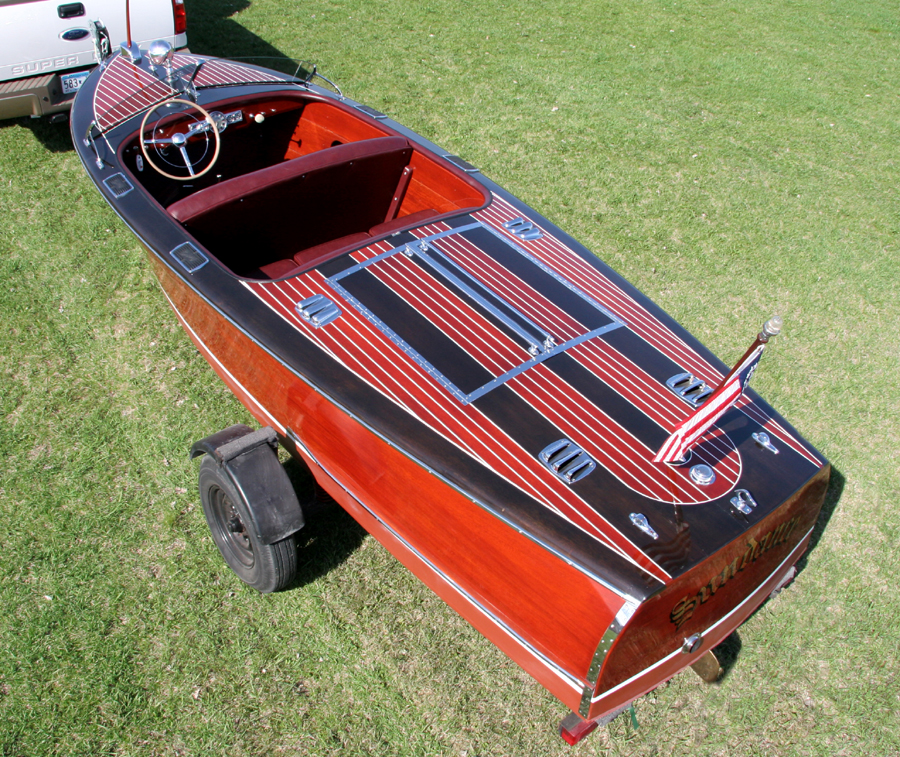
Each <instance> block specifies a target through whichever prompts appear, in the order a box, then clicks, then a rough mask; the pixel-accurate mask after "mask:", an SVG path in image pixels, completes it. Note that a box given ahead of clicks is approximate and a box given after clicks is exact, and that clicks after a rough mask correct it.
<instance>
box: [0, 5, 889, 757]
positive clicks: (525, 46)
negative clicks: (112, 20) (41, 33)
mask: <svg viewBox="0 0 900 757" xmlns="http://www.w3.org/2000/svg"><path fill="white" fill-rule="evenodd" d="M188 18H189V35H190V43H191V47H192V49H194V50H196V51H198V52H204V53H214V54H226V55H227V54H231V55H241V54H266V53H267V52H271V51H273V50H275V51H278V52H279V53H284V54H287V55H292V56H298V57H303V58H306V59H309V60H314V61H316V62H318V64H319V66H320V69H321V70H322V71H323V72H324V73H325V74H326V75H329V76H330V77H332V78H334V79H335V80H336V81H338V82H339V83H340V85H341V86H342V87H343V88H344V90H345V91H346V92H347V93H348V94H349V95H351V96H352V97H354V98H355V99H358V100H361V101H363V102H366V103H368V104H370V105H372V106H374V107H376V108H379V109H381V110H384V111H385V112H387V113H389V114H390V115H392V116H394V117H396V118H397V119H398V120H399V121H401V122H403V123H405V124H407V125H409V126H410V127H412V128H414V129H416V130H417V131H419V132H421V133H423V134H424V135H425V136H427V137H428V138H430V139H433V140H434V141H436V142H437V143H438V144H440V145H442V146H444V147H446V148H448V149H449V150H452V151H453V152H456V153H458V154H460V155H462V156H463V157H465V158H466V159H468V160H470V161H471V162H473V163H475V164H477V165H478V166H480V167H481V168H482V170H483V171H484V172H485V174H486V175H488V176H490V177H491V178H494V179H496V180H497V181H498V182H499V183H500V184H502V185H505V186H506V187H508V188H509V189H510V190H511V191H513V192H514V193H516V194H518V195H520V196H521V197H522V198H523V199H525V200H526V201H528V202H530V203H531V204H533V205H534V206H535V207H536V208H537V209H538V210H540V211H541V212H543V213H545V214H546V215H548V216H549V217H550V218H551V219H553V220H554V221H556V222H558V223H559V224H560V225H561V226H563V227H564V228H566V229H567V230H570V231H571V232H572V233H573V235H574V236H576V237H577V238H579V239H581V240H582V241H584V242H585V243H587V244H588V246H589V247H591V248H592V249H593V250H595V251H596V252H597V253H598V255H600V256H601V257H602V258H603V259H604V260H606V261H607V262H609V263H610V264H611V265H612V266H613V267H614V268H616V269H617V270H619V271H620V272H621V273H622V274H624V275H625V276H626V277H627V278H629V279H630V280H631V281H633V282H634V283H635V284H636V285H638V286H639V287H640V288H641V289H642V290H643V291H645V292H646V293H647V294H648V295H650V296H651V297H652V298H654V299H655V300H656V301H657V302H659V303H660V304H661V305H662V306H663V307H664V308H665V309H667V310H668V311H669V312H671V313H672V314H673V315H674V316H675V317H676V318H678V319H679V320H680V321H681V322H682V323H684V324H685V325H687V326H688V328H690V329H691V330H692V331H693V332H694V333H695V334H697V335H698V336H699V337H700V338H701V339H703V340H704V341H705V342H706V343H707V344H708V345H709V346H710V347H711V348H712V349H713V350H714V351H715V352H716V353H717V354H718V355H719V356H720V357H721V358H722V359H723V360H725V361H726V362H729V361H732V360H734V359H735V358H737V357H738V356H739V355H740V353H741V352H742V351H743V349H744V348H745V347H746V344H747V342H748V339H749V338H751V337H752V335H753V334H754V333H755V330H756V329H758V328H759V326H760V325H761V324H762V322H763V321H764V320H765V319H766V318H767V317H768V316H769V315H771V314H772V313H773V312H779V313H780V314H781V315H783V316H784V318H785V323H786V325H785V331H784V333H783V335H782V336H780V337H779V338H778V340H776V341H775V343H774V344H773V346H772V348H771V351H770V352H769V353H768V354H767V355H766V358H765V360H764V362H763V365H762V367H761V369H760V371H759V372H758V373H757V374H756V376H755V377H754V384H755V385H756V387H757V388H758V389H759V390H760V391H761V392H762V393H763V395H764V396H766V397H767V399H769V400H770V401H771V402H772V403H773V404H774V405H775V406H776V407H777V408H778V409H779V410H781V411H782V412H783V413H784V414H785V415H786V416H787V418H788V419H790V420H791V422H792V423H794V424H795V425H796V426H797V427H798V428H799V429H800V431H801V432H802V433H803V434H804V435H805V436H807V438H809V439H810V440H811V441H812V442H813V443H814V444H815V445H817V446H818V447H819V449H821V450H822V451H823V452H824V453H825V454H826V455H827V456H828V457H829V458H830V459H831V461H832V462H833V464H834V466H835V470H836V474H835V483H834V485H833V487H832V489H831V492H830V495H829V500H828V504H827V507H826V515H825V517H823V520H822V522H821V524H820V528H819V529H818V531H817V533H816V537H815V538H816V544H815V548H814V549H813V550H812V551H811V552H810V553H809V555H808V557H807V558H805V560H804V562H803V568H804V569H803V571H802V572H801V574H800V576H799V577H798V579H797V580H796V581H795V583H794V584H793V585H792V586H791V587H790V588H789V589H788V590H787V591H785V592H784V593H782V594H781V595H780V596H779V597H778V598H776V599H775V600H774V601H771V602H769V603H768V604H767V605H766V606H765V607H764V608H763V609H762V610H761V611H760V612H758V613H757V614H755V615H754V616H753V617H752V618H751V619H750V620H749V621H748V622H747V623H746V624H745V625H744V626H743V627H742V628H741V629H740V630H739V632H738V634H737V637H736V638H732V639H731V640H730V641H729V643H728V645H727V647H726V649H725V651H726V653H727V655H728V662H729V666H728V667H729V669H728V675H727V676H726V677H725V679H724V680H723V681H722V682H721V683H719V684H718V685H715V686H706V685H704V684H702V683H701V682H700V681H699V679H696V678H695V677H694V676H692V675H691V674H689V673H688V674H684V675H681V676H678V677H676V678H675V679H673V680H672V681H671V682H670V683H668V684H667V685H665V686H663V687H661V688H660V689H658V690H657V691H656V692H654V693H652V694H650V695H648V696H647V697H644V698H643V699H641V700H639V701H638V702H637V704H636V714H637V719H638V722H639V724H640V727H639V728H638V730H636V731H635V730H633V728H632V726H631V724H630V722H629V721H628V720H627V719H625V718H620V719H619V720H618V721H616V722H614V723H613V724H612V725H611V726H610V727H609V728H608V729H601V730H600V731H598V732H597V733H596V734H594V735H592V736H591V737H589V738H588V739H587V740H586V741H584V742H582V744H580V745H579V746H578V747H576V748H574V749H570V748H568V747H566V746H565V745H564V744H563V742H562V741H561V740H560V739H559V738H558V737H557V735H556V724H557V722H558V720H559V719H560V718H561V717H562V716H563V715H564V714H565V712H564V708H563V706H562V705H560V704H559V703H558V702H556V701H555V700H554V699H553V698H552V697H550V696H549V695H548V694H547V693H546V692H544V691H543V690H542V689H541V688H540V687H539V686H538V685H537V684H535V683H534V682H533V681H531V680H530V679H529V678H528V677H527V676H526V675H525V674H524V673H522V672H521V671H520V670H519V669H518V668H517V667H516V666H515V665H514V664H512V663H511V662H510V661H509V660H507V659H506V658H505V657H504V656H503V655H502V654H501V653H500V652H498V651H497V650H496V649H495V648H493V647H492V646H491V645H490V644H488V643H487V642H486V641H485V640H484V639H482V638H481V637H480V636H479V635H478V634H477V633H476V632H475V631H473V630H472V629H471V628H470V627H469V626H468V625H467V624H466V623H465V622H464V621H462V620H461V619H460V618H459V617H458V616H456V615H455V614H454V613H453V612H452V611H451V610H449V609H448V608H447V607H446V606H444V605H443V604H442V603H441V602H440V601H439V600H437V599H436V598H435V597H434V596H433V595H432V594H431V593H430V592H429V591H428V590H427V589H425V588H424V586H423V585H421V584H420V583H419V582H418V581H417V580H416V579H414V578H413V577H412V576H411V575H410V574H409V573H408V572H407V571H406V570H405V569H403V568H402V567H401V566H400V565H399V564H398V563H397V562H396V561H395V560H394V559H393V558H391V557H390V556H389V555H388V554H387V553H386V551H385V550H384V549H383V548H382V547H381V546H380V545H378V544H377V543H376V542H375V541H374V540H372V539H371V538H370V537H367V536H366V535H365V534H364V532H363V531H362V530H361V529H360V528H359V527H358V526H356V525H355V524H354V522H353V521H352V520H351V519H350V518H349V517H347V516H345V515H343V514H342V512H340V511H339V510H333V509H329V508H323V509H322V510H320V511H319V512H316V513H312V514H311V516H310V525H309V527H308V530H307V531H306V532H305V534H304V540H305V541H306V542H307V543H306V544H305V546H304V549H303V551H302V553H301V564H302V572H303V579H304V580H303V582H302V585H301V586H300V587H299V588H297V589H295V590H293V591H290V592H286V593H283V594H279V595H276V596H265V597H263V596H259V595H257V594H255V593H254V592H253V591H252V590H248V589H245V588H243V587H242V586H241V585H239V584H238V582H237V580H236V579H235V578H234V577H233V576H232V575H231V574H230V573H229V572H228V570H227V569H226V568H225V566H224V564H223V563H222V561H221V560H220V558H219V556H218V553H217V552H216V550H215V548H214V546H213V544H212V542H211V540H210V539H209V537H208V535H207V529H206V525H205V522H204V520H203V515H202V512H201V511H200V508H199V505H198V502H197V495H196V487H195V476H196V463H193V464H192V463H190V462H189V461H188V460H187V450H188V448H189V445H190V443H191V442H192V441H194V440H195V439H197V438H199V437H201V436H204V435H206V434H208V433H211V432H212V431H215V430H217V429H219V428H221V427H224V426H226V425H229V424H231V423H236V422H241V421H243V422H250V418H249V416H248V415H247V413H246V411H244V410H243V409H242V408H241V407H240V405H239V404H238V403H237V402H236V401H235V400H234V398H233V397H231V396H230V395H229V394H228V393H227V391H226V390H225V389H224V388H223V387H222V386H221V384H220V383H219V382H218V380H217V379H216V377H215V376H214V374H213V373H212V371H211V370H210V369H209V368H208V367H207V366H206V364H205V362H204V361H203V360H202V358H201V357H200V356H199V355H198V354H197V352H196V351H195V350H194V348H193V347H192V345H191V344H190V342H189V341H188V339H187V338H186V337H185V336H184V335H183V334H182V333H181V330H180V328H179V326H178V324H177V322H176V321H175V318H174V316H173V315H172V313H171V312H170V311H169V310H168V308H167V306H166V305H165V302H164V298H163V297H162V295H161V294H160V292H159V289H158V287H157V285H156V283H155V281H154V280H153V279H152V276H151V274H150V273H149V269H148V266H147V263H146V261H145V258H144V254H143V252H142V251H141V250H140V248H139V246H138V244H137V243H136V242H135V240H134V239H133V238H132V237H131V236H130V234H129V233H128V232H127V231H126V230H125V228H124V227H123V226H122V224H121V223H120V222H119V221H118V220H117V218H116V217H115V216H114V214H113V213H112V211H111V210H110V209H109V208H108V207H107V206H106V205H105V204H104V202H103V201H102V200H101V199H100V197H99V194H98V193H97V192H96V191H95V190H94V189H93V188H92V186H91V185H90V183H89V181H88V180H87V178H86V177H85V176H84V174H83V172H82V169H81V167H80V165H79V163H78V160H77V158H76V157H75V155H74V153H73V151H72V149H71V145H70V144H69V141H68V134H67V131H66V130H65V128H64V127H55V126H51V125H49V124H46V123H36V122H31V121H28V120H20V121H14V122H7V123H4V124H0V324H2V328H0V345H2V347H0V517H2V523H3V526H2V528H0V555H2V560H0V610H2V612H0V755H4V756H6V755H8V756H9V757H13V756H15V757H18V756H25V755H28V756H31V755H92V756H94V755H217V754H222V755H226V754H227V755H229V756H230V757H238V756H241V755H271V754H297V755H332V754H333V755H337V754H341V755H346V754H351V755H357V754H378V755H431V754H436V755H437V754H439V755H466V756H467V757H473V756H474V755H523V756H531V755H538V754H558V755H565V754H571V755H670V754H672V755H683V754H691V755H823V756H824V755H828V756H829V757H830V756H831V755H897V754H900V715H898V711H900V695H898V691H900V663H898V649H900V632H898V630H897V629H898V627H900V602H898V600H897V595H896V591H895V587H896V585H897V582H898V569H897V554H898V541H900V517H898V515H897V509H896V502H897V500H898V497H900V452H898V450H900V439H898V431H897V428H898V411H897V407H898V403H900V382H898V379H897V367H898V359H900V354H898V352H900V348H898V344H900V303H898V294H897V292H898V286H897V280H898V270H900V250H898V246H900V202H898V199H897V183H898V159H897V151H898V147H900V118H898V113H900V97H898V94H897V93H898V91H900V75H898V71H900V66H898V63H900V61H898V58H900V20H898V18H900V17H898V16H897V13H896V7H895V6H894V5H893V4H890V3H887V2H883V0H874V1H873V2H869V3H853V2H849V0H831V1H829V0H825V2H812V1H811V0H799V1H798V2H790V3H785V2H771V1H770V2H762V1H759V0H751V1H750V2H747V3H743V4H741V3H738V4H735V3H723V2H718V1H716V0H691V1H690V2H677V3H675V2H650V1H641V0H639V1H638V2H635V3H630V4H629V3H610V2H602V3H601V2H596V3H592V2H576V0H560V1H559V2H554V3H550V2H537V1H535V2H530V3H527V4H512V3H509V4H505V5H503V4H501V5H498V4H489V3H487V4H484V3H483V4H477V5H476V4H469V3H461V2H453V1H451V0H423V1H422V2H419V3H415V4H410V3H401V2H398V1H397V0H383V1H382V2H377V3H375V2H369V3H364V2H360V0H339V1H338V2H330V3H325V2H320V1H313V2H307V3H289V2H284V1H281V2H279V1H278V0H255V1H254V2H253V3H252V4H250V3H248V2H246V0H236V1H234V2H228V1H227V0H193V1H192V0H188ZM292 473H293V475H294V476H295V478H296V480H297V483H298V486H299V487H301V488H303V487H308V486H309V481H308V479H306V477H305V476H304V474H303V473H302V472H301V471H299V470H297V469H296V468H294V469H293V470H292Z"/></svg>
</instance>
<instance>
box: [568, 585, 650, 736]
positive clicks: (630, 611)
mask: <svg viewBox="0 0 900 757" xmlns="http://www.w3.org/2000/svg"><path fill="white" fill-rule="evenodd" d="M637 608H638V605H636V604H634V603H633V602H626V603H625V604H624V605H622V608H621V609H620V610H619V611H618V612H617V613H616V617H615V618H613V622H612V623H610V624H609V628H607V629H606V633H604V634H603V637H602V638H601V639H600V643H599V644H598V645H597V651H595V652H594V657H593V659H592V660H591V665H590V667H589V668H588V675H587V686H585V687H584V691H583V692H582V694H581V705H580V706H579V708H578V712H579V714H580V715H581V716H582V717H583V718H586V717H587V716H588V713H589V712H590V710H591V697H592V696H593V695H594V689H595V688H596V687H597V681H598V680H599V678H600V670H601V669H602V668H603V663H604V662H606V656H607V655H608V654H609V650H610V649H612V645H613V642H615V640H616V639H617V638H619V634H620V633H621V632H622V629H623V628H624V627H625V624H626V623H627V622H628V621H629V620H631V616H632V615H634V613H635V611H636V610H637Z"/></svg>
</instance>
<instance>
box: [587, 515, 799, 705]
mask: <svg viewBox="0 0 900 757" xmlns="http://www.w3.org/2000/svg"><path fill="white" fill-rule="evenodd" d="M813 528H815V526H813ZM813 528H810V529H809V531H807V532H806V534H805V535H804V536H803V538H802V539H800V541H799V542H797V546H796V547H794V549H792V550H791V553H790V554H789V555H788V556H787V557H785V558H784V560H782V561H781V563H780V564H779V565H778V567H777V568H776V569H775V570H773V571H772V572H771V573H770V574H769V575H768V576H766V578H765V579H764V580H763V581H761V582H760V583H759V585H758V586H757V587H756V588H755V589H754V590H753V591H752V592H750V595H749V596H748V597H747V598H746V599H745V600H744V601H743V602H741V603H740V604H739V605H737V606H736V607H734V608H733V609H732V610H731V612H729V613H727V614H726V615H723V616H722V617H721V618H719V619H718V620H717V621H716V622H715V623H713V624H712V625H711V626H710V627H709V628H707V629H706V630H704V631H702V632H701V636H703V637H704V638H705V637H706V635H707V634H709V633H710V632H711V631H714V630H715V629H716V628H718V627H719V626H721V625H722V624H723V623H725V622H726V621H727V620H728V619H729V618H730V617H731V616H732V615H734V614H735V613H736V612H739V611H740V610H741V609H743V607H744V606H745V605H746V604H747V603H748V602H750V601H751V600H752V599H753V597H754V595H755V594H756V593H757V592H758V591H759V590H760V588H762V587H763V586H764V585H765V584H766V583H768V582H769V581H771V580H772V578H774V577H775V576H776V575H777V574H778V573H779V571H781V570H782V569H783V568H784V566H785V565H786V564H787V563H789V562H791V560H792V559H793V560H797V559H799V558H800V555H801V554H803V552H802V551H800V552H799V554H798V550H800V547H801V546H803V547H804V549H805V543H806V540H807V539H808V538H809V535H810V534H811V533H812V532H813ZM764 601H765V598H763V599H762V600H760V604H762V603H763V602H764ZM681 653H682V652H681V647H680V646H679V647H678V649H676V650H675V651H674V652H672V653H671V654H668V655H666V656H665V657H663V658H661V659H659V660H657V661H656V662H655V663H653V664H652V665H650V666H649V667H647V668H644V669H643V670H642V671H641V672H640V673H635V674H634V675H633V676H631V678H629V679H628V680H627V681H622V683H620V684H617V685H616V686H613V687H612V688H611V689H607V690H606V691H604V692H602V693H600V694H597V695H596V696H594V697H592V698H591V704H594V702H599V701H600V700H601V699H603V698H604V697H608V696H609V695H610V694H612V693H614V692H616V691H618V690H619V689H621V688H623V687H624V686H628V685H629V684H630V683H632V682H633V681H636V680H637V679H638V678H640V677H641V676H644V675H646V674H647V673H649V672H650V671H651V670H655V669H656V668H658V667H659V666H660V665H662V664H663V663H666V662H668V661H669V660H671V659H672V658H673V657H677V656H678V655H680V654H681ZM688 664H689V663H688Z"/></svg>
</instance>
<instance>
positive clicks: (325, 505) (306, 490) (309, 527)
mask: <svg viewBox="0 0 900 757" xmlns="http://www.w3.org/2000/svg"><path fill="white" fill-rule="evenodd" d="M284 470H285V473H287V475H288V478H289V479H290V481H291V484H292V485H293V487H294V491H295V492H296V493H297V499H298V500H299V502H300V504H301V505H302V507H303V515H304V518H305V520H306V525H304V526H303V528H302V529H301V531H300V532H299V533H298V534H297V537H296V538H297V558H298V559H297V576H296V578H295V579H294V581H293V582H291V584H290V585H289V586H288V587H287V588H286V589H285V591H291V590H292V589H298V588H300V587H301V586H305V585H306V584H308V583H312V582H313V581H315V580H316V579H317V578H321V577H322V576H324V575H327V574H328V573H330V572H331V571H332V570H334V569H335V568H337V567H338V566H340V565H341V564H342V563H343V562H345V561H346V560H347V559H348V558H349V557H350V556H351V555H352V554H353V553H354V552H355V551H356V550H357V549H359V547H360V546H361V545H362V542H363V539H365V537H366V530H365V529H364V528H363V527H362V526H360V525H359V524H358V523H357V522H356V521H355V520H354V519H353V517H352V516H351V515H350V514H349V513H347V512H346V511H345V510H344V509H343V508H342V507H341V506H340V505H339V504H338V503H337V502H335V500H334V499H332V498H331V496H330V495H328V494H327V493H326V492H324V490H322V489H321V487H319V486H318V485H317V484H316V483H315V480H314V479H313V476H312V473H311V472H310V470H309V468H307V467H306V466H305V465H304V464H303V463H302V462H300V461H298V460H295V459H294V458H290V459H289V460H288V461H287V462H286V463H285V464H284Z"/></svg>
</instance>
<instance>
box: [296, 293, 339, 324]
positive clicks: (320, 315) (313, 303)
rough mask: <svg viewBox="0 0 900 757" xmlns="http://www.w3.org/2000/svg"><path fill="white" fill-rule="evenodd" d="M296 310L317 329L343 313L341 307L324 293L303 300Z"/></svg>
mask: <svg viewBox="0 0 900 757" xmlns="http://www.w3.org/2000/svg"><path fill="white" fill-rule="evenodd" d="M296 310H297V315H299V316H300V317H301V318H302V319H303V320H304V321H306V322H307V323H309V324H310V325H311V326H312V327H313V328H316V329H318V328H321V327H322V326H325V325H326V324H329V323H331V322H332V321H333V320H334V319H335V318H337V317H338V316H339V315H340V314H341V309H340V308H339V307H338V306H337V305H335V304H334V303H333V302H332V301H331V300H329V299H328V298H327V297H326V296H325V295H323V294H314V295H313V296H312V297H307V298H306V299H305V300H301V301H300V302H298V303H297V306H296Z"/></svg>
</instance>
